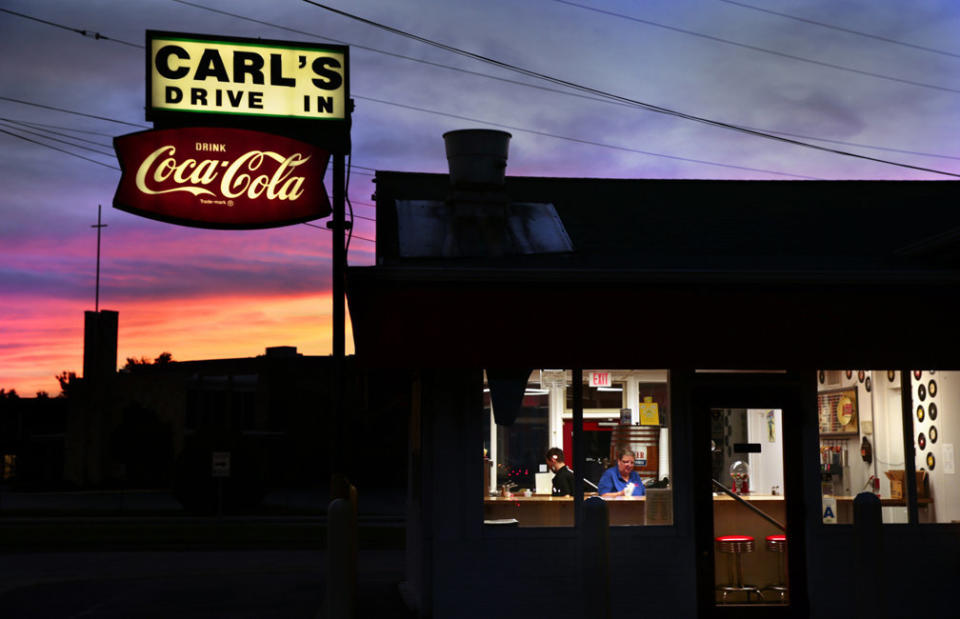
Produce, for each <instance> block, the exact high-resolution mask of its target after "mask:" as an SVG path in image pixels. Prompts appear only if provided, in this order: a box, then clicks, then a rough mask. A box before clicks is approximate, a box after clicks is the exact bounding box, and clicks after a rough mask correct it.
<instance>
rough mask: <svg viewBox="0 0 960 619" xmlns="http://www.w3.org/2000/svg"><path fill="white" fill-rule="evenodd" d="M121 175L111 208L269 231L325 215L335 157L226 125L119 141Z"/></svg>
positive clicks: (199, 224) (191, 222)
mask: <svg viewBox="0 0 960 619" xmlns="http://www.w3.org/2000/svg"><path fill="white" fill-rule="evenodd" d="M114 148H115V149H116V151H117V157H118V159H119V160H120V168H121V170H122V175H121V177H120V183H119V184H118V186H117V193H116V195H115V196H114V198H113V206H114V207H116V208H118V209H121V210H124V211H128V212H131V213H134V214H137V215H142V216H144V217H149V218H151V219H158V220H160V221H166V222H170V223H177V224H182V225H185V226H194V227H200V228H241V229H243V228H271V227H275V226H283V225H288V224H293V223H300V222H304V221H309V220H311V219H317V218H320V217H326V216H327V215H329V214H330V201H329V199H328V197H327V192H326V189H325V188H324V186H323V175H324V173H325V172H326V167H327V161H328V160H329V156H330V154H329V153H328V152H327V151H324V150H321V149H319V148H317V147H316V146H314V145H312V144H307V143H305V142H300V141H299V140H293V139H290V138H286V137H282V136H278V135H272V134H269V133H261V132H257V131H249V130H246V129H228V128H222V127H216V128H215V127H187V128H182V129H161V130H157V131H141V132H139V133H131V134H128V135H124V136H120V137H118V138H115V139H114Z"/></svg>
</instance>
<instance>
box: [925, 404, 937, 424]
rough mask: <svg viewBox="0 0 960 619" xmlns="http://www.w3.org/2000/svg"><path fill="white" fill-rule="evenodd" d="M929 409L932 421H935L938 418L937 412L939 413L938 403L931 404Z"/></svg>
mask: <svg viewBox="0 0 960 619" xmlns="http://www.w3.org/2000/svg"><path fill="white" fill-rule="evenodd" d="M927 408H928V409H929V411H930V421H933V420H934V419H936V418H937V412H938V411H937V403H936V402H930V406H928V407H927Z"/></svg>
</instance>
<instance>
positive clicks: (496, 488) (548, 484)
mask: <svg viewBox="0 0 960 619" xmlns="http://www.w3.org/2000/svg"><path fill="white" fill-rule="evenodd" d="M570 375H571V372H570V371H569V370H543V371H541V370H534V371H533V372H532V373H531V374H530V377H529V380H528V382H527V385H526V389H525V390H524V394H523V399H522V402H521V406H520V409H519V410H518V411H517V413H516V415H515V416H513V417H510V418H508V419H504V418H503V417H502V416H501V419H500V421H501V422H502V423H497V419H496V415H495V414H494V410H493V406H492V403H491V397H490V384H489V383H490V381H489V380H487V381H485V384H484V394H483V404H484V430H483V432H484V438H483V454H484V492H485V494H484V498H483V502H484V516H483V517H484V522H485V523H486V524H488V525H490V526H520V527H557V526H573V496H572V477H573V475H572V467H571V466H568V465H569V464H570V463H571V462H572V458H573V453H572V449H573V444H572V437H565V436H564V433H563V421H562V413H563V407H564V403H565V401H566V397H567V396H566V392H567V391H568V387H569V384H570ZM495 388H496V387H495ZM507 422H509V423H507ZM551 448H553V449H551ZM548 450H551V451H550V452H549V453H548ZM548 458H549V460H548ZM564 469H566V470H564ZM555 487H556V490H555Z"/></svg>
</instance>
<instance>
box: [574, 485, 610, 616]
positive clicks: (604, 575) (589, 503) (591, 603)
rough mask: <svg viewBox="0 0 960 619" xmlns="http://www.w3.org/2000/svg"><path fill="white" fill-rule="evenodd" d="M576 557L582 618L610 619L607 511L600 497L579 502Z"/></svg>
mask: <svg viewBox="0 0 960 619" xmlns="http://www.w3.org/2000/svg"><path fill="white" fill-rule="evenodd" d="M580 558H581V560H580V570H581V571H580V575H581V581H582V583H583V604H584V606H583V614H582V616H583V617H589V618H596V619H610V512H609V508H608V507H607V502H606V501H604V500H603V499H601V498H600V497H590V498H589V499H587V500H586V501H584V502H583V526H582V527H581V528H580Z"/></svg>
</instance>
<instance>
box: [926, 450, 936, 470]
mask: <svg viewBox="0 0 960 619" xmlns="http://www.w3.org/2000/svg"><path fill="white" fill-rule="evenodd" d="M935 466H937V459H936V458H934V457H933V454H932V453H928V454H927V468H928V469H930V470H931V471H932V470H933V468H934V467H935Z"/></svg>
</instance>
